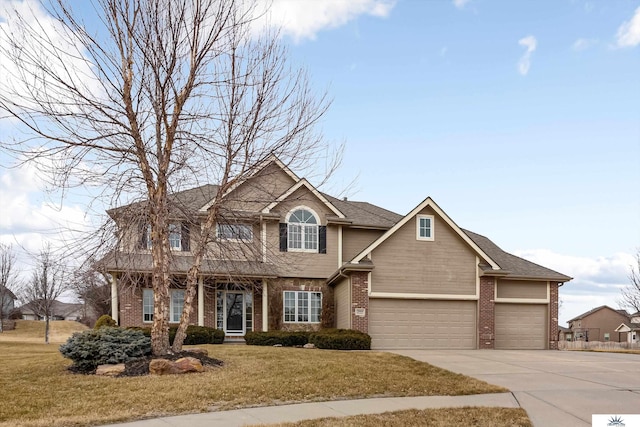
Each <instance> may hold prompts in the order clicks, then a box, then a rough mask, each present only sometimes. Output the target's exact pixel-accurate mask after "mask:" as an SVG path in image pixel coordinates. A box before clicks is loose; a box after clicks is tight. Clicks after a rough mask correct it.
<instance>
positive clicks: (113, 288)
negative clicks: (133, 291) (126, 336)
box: [111, 273, 120, 325]
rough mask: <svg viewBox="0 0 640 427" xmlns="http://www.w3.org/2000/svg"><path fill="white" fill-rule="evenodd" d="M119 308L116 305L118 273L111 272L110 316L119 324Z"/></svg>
mask: <svg viewBox="0 0 640 427" xmlns="http://www.w3.org/2000/svg"><path fill="white" fill-rule="evenodd" d="M119 314H120V309H119V307H118V273H112V274H111V318H112V319H113V320H115V321H116V324H117V325H118V324H120V321H119V319H118V318H119Z"/></svg>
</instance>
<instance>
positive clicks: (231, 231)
mask: <svg viewBox="0 0 640 427" xmlns="http://www.w3.org/2000/svg"><path fill="white" fill-rule="evenodd" d="M217 230H218V239H221V240H237V241H242V242H250V241H252V240H253V227H252V226H251V224H218V225H217Z"/></svg>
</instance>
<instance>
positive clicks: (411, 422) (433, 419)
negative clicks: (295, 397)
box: [265, 407, 532, 427]
mask: <svg viewBox="0 0 640 427" xmlns="http://www.w3.org/2000/svg"><path fill="white" fill-rule="evenodd" d="M353 426H358V427H403V426H412V427H450V426H476V427H531V426H532V424H531V421H530V420H529V417H528V416H527V413H526V411H525V410H524V409H521V408H476V407H471V408H442V409H425V410H422V411H419V410H417V409H411V410H408V411H397V412H385V413H383V414H374V415H355V416H351V417H344V418H321V419H317V420H308V421H300V422H297V423H285V424H269V427H353ZM265 427H266V426H265Z"/></svg>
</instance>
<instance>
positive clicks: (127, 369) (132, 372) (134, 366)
mask: <svg viewBox="0 0 640 427" xmlns="http://www.w3.org/2000/svg"><path fill="white" fill-rule="evenodd" d="M183 357H195V358H196V359H198V360H200V363H202V366H214V367H215V366H222V365H223V364H224V362H223V361H222V360H219V359H214V358H213V357H209V356H205V355H204V354H201V353H192V352H190V351H181V352H180V353H174V354H165V355H164V356H152V355H149V356H145V357H139V358H137V359H132V360H129V361H128V362H125V364H124V372H123V373H121V374H120V375H118V376H120V377H138V376H141V375H149V363H150V362H151V361H152V360H153V359H167V360H172V361H175V360H178V359H180V358H183Z"/></svg>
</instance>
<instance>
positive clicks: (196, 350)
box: [184, 347, 209, 356]
mask: <svg viewBox="0 0 640 427" xmlns="http://www.w3.org/2000/svg"><path fill="white" fill-rule="evenodd" d="M184 352H185V353H193V354H200V355H202V356H208V355H209V352H208V351H207V349H206V348H199V347H194V348H189V349H186V350H184Z"/></svg>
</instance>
